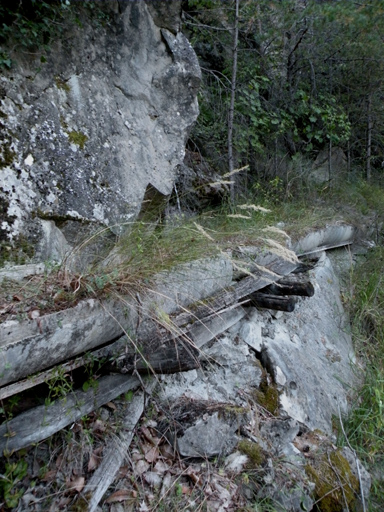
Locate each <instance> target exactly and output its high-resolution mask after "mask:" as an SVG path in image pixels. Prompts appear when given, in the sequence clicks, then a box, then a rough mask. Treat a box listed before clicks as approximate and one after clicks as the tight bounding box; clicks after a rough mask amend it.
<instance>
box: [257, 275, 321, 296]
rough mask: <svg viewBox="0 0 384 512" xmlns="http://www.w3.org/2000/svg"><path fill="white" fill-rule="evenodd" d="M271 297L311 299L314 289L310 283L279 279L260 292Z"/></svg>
mask: <svg viewBox="0 0 384 512" xmlns="http://www.w3.org/2000/svg"><path fill="white" fill-rule="evenodd" d="M262 292H263V293H264V292H265V293H268V294H271V295H299V296H301V297H313V295H314V293H315V288H314V286H313V284H312V283H311V282H310V281H300V280H297V279H292V278H291V279H289V278H285V279H280V280H279V281H277V282H276V283H273V284H270V285H269V286H267V287H266V288H264V289H263V290H262Z"/></svg>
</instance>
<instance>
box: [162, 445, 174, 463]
mask: <svg viewBox="0 0 384 512" xmlns="http://www.w3.org/2000/svg"><path fill="white" fill-rule="evenodd" d="M160 453H161V455H162V456H163V457H165V458H166V459H170V460H173V459H174V458H175V452H174V451H173V448H172V447H171V446H170V445H169V444H164V445H163V446H161V447H160Z"/></svg>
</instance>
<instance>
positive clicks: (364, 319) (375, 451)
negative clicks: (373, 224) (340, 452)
mask: <svg viewBox="0 0 384 512" xmlns="http://www.w3.org/2000/svg"><path fill="white" fill-rule="evenodd" d="M383 275H384V247H376V248H374V249H372V250H371V251H369V252H368V253H367V254H366V255H365V256H364V261H363V262H361V263H360V265H358V266H357V267H356V269H355V270H354V272H353V275H352V278H351V286H352V294H351V296H350V298H349V300H350V303H349V309H350V313H351V321H352V327H353V338H354V343H355V350H356V352H357V353H358V355H359V358H360V360H361V362H362V364H363V366H364V368H365V376H364V382H363V385H362V388H361V389H360V390H359V393H358V399H357V401H356V404H357V405H356V406H355V407H354V408H353V409H352V411H351V413H350V414H349V415H348V417H347V418H346V419H345V420H344V429H345V433H346V437H347V439H348V440H349V443H350V444H351V445H352V447H353V448H354V449H355V450H356V452H357V454H358V456H359V458H360V459H361V460H362V461H363V462H364V463H365V464H366V466H367V468H368V470H369V471H370V472H371V473H372V475H373V485H372V489H371V503H370V505H371V510H375V511H376V510H377V511H379V510H382V508H381V506H382V504H383V503H384V488H383V485H382V480H381V478H382V477H381V474H382V471H383V467H384V288H383V286H382V282H383ZM341 442H342V443H343V442H345V439H344V437H342V438H341ZM375 476H376V477H378V478H375Z"/></svg>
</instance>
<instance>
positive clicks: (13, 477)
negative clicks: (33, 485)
mask: <svg viewBox="0 0 384 512" xmlns="http://www.w3.org/2000/svg"><path fill="white" fill-rule="evenodd" d="M27 470H28V464H27V462H26V461H25V460H19V461H17V462H11V461H10V460H8V461H7V462H6V463H5V472H4V474H3V475H0V490H1V496H2V499H3V500H4V502H5V504H6V506H7V507H8V508H12V509H13V508H16V507H17V505H18V502H19V500H20V498H21V497H22V495H23V494H24V488H19V487H18V486H17V484H18V483H19V482H20V481H21V480H23V478H24V477H25V476H26V474H27Z"/></svg>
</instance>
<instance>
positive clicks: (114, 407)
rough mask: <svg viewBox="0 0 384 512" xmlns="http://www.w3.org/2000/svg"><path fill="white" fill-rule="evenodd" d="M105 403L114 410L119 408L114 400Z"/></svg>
mask: <svg viewBox="0 0 384 512" xmlns="http://www.w3.org/2000/svg"><path fill="white" fill-rule="evenodd" d="M105 405H106V406H107V407H109V408H110V409H112V410H114V411H116V409H117V407H116V405H115V404H114V403H113V402H107V403H106V404H105Z"/></svg>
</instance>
